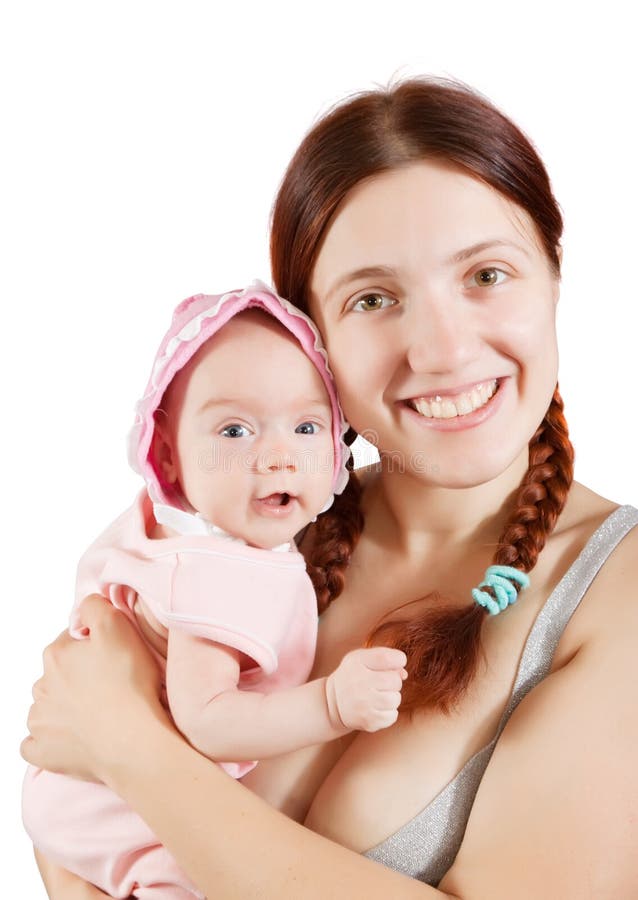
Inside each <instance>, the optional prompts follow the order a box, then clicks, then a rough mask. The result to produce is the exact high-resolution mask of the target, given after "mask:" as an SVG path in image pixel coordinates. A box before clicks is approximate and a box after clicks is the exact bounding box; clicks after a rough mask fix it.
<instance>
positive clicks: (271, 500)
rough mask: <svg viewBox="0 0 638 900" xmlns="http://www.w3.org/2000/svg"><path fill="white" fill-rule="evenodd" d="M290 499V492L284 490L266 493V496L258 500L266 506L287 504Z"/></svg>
mask: <svg viewBox="0 0 638 900" xmlns="http://www.w3.org/2000/svg"><path fill="white" fill-rule="evenodd" d="M291 499H292V498H291V496H290V494H287V493H285V492H284V493H281V494H280V493H275V494H268V496H267V497H260V498H259V502H260V503H264V504H265V505H266V506H288V504H289V503H290V500H291Z"/></svg>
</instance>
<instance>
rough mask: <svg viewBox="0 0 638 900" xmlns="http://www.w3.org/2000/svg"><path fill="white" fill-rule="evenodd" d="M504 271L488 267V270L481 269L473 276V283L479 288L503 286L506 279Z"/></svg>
mask: <svg viewBox="0 0 638 900" xmlns="http://www.w3.org/2000/svg"><path fill="white" fill-rule="evenodd" d="M506 277H507V276H506V274H505V272H503V271H502V269H496V268H494V266H488V268H486V269H479V270H478V272H475V273H474V275H472V281H473V282H474V284H477V285H478V286H479V287H491V286H492V285H494V284H501V283H502V282H503V281H504V280H505V278H506Z"/></svg>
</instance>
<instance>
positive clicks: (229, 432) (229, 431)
mask: <svg viewBox="0 0 638 900" xmlns="http://www.w3.org/2000/svg"><path fill="white" fill-rule="evenodd" d="M220 434H221V435H222V437H229V438H240V437H248V435H249V434H250V432H249V431H248V429H247V428H246V427H245V426H244V425H238V424H237V423H236V422H233V424H232V425H227V426H226V427H225V428H224V429H223V430H222V431H221V432H220Z"/></svg>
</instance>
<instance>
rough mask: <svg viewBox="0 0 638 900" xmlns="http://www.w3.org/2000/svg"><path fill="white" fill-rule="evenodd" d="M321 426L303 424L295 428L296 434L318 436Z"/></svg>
mask: <svg viewBox="0 0 638 900" xmlns="http://www.w3.org/2000/svg"><path fill="white" fill-rule="evenodd" d="M318 431H319V426H318V425H317V424H316V422H302V423H301V425H297V427H296V428H295V434H317V432H318Z"/></svg>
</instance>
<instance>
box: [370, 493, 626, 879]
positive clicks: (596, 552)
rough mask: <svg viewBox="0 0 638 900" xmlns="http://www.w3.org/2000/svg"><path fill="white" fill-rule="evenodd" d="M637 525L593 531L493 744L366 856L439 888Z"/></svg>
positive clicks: (531, 643)
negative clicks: (556, 663)
mask: <svg viewBox="0 0 638 900" xmlns="http://www.w3.org/2000/svg"><path fill="white" fill-rule="evenodd" d="M635 525H638V509H635V508H634V507H632V506H621V507H619V508H618V509H617V510H615V511H614V512H613V513H611V515H610V516H609V517H608V518H607V519H606V520H605V521H604V522H603V524H602V525H601V526H600V528H599V529H598V530H597V531H595V532H594V534H593V535H592V536H591V538H590V539H589V541H588V542H587V544H586V545H585V547H584V549H583V551H582V552H581V554H580V556H579V557H578V559H577V560H576V561H575V562H574V564H573V565H572V566H571V567H570V568H569V569H568V571H567V572H566V574H565V575H564V577H563V578H562V579H561V580H560V582H559V583H558V585H557V586H556V588H555V589H554V590H553V591H552V593H551V594H550V596H549V597H548V599H547V601H546V602H545V604H544V606H543V608H542V609H541V611H540V612H539V614H538V616H537V617H536V621H535V622H534V625H533V626H532V629H531V631H530V633H529V637H528V638H527V641H526V643H525V647H524V649H523V655H522V657H521V661H520V664H519V667H518V671H517V673H516V678H515V682H514V688H513V690H512V694H511V696H510V699H509V701H508V703H507V706H506V708H505V711H504V713H503V717H502V719H501V721H500V723H499V726H498V729H497V732H496V736H495V737H494V740H493V741H492V742H491V743H490V744H488V745H487V747H483V749H482V750H479V751H478V753H475V754H474V756H473V757H472V758H471V759H469V760H468V761H467V763H466V764H465V765H464V767H463V768H462V769H461V771H460V772H459V773H458V775H456V776H455V778H453V779H452V781H450V783H449V784H448V785H447V786H446V787H444V788H443V790H442V791H441V792H440V794H438V795H437V796H436V797H435V798H434V799H433V800H432V801H431V803H429V804H428V806H426V808H425V809H424V810H422V811H421V812H420V813H418V814H417V815H416V816H415V817H414V818H413V819H411V820H410V821H409V822H407V823H406V824H405V825H404V826H403V827H402V828H400V829H399V830H398V831H397V832H395V833H394V834H393V835H390V837H389V838H387V839H386V840H385V841H383V842H382V843H380V844H377V846H376V847H373V848H372V849H371V850H368V851H367V853H365V856H367V857H369V858H370V859H375V860H377V862H380V863H383V864H384V865H386V866H389V867H390V868H392V869H396V870H397V871H398V872H403V873H404V874H406V875H410V876H411V877H412V878H417V879H419V881H424V882H425V883H426V884H429V885H432V886H433V887H436V886H437V885H438V883H439V882H440V881H441V879H442V878H443V876H444V875H445V873H446V872H447V871H448V869H450V868H451V866H452V863H453V862H454V860H455V858H456V854H457V853H458V851H459V847H460V846H461V842H462V840H463V835H464V834H465V826H466V825H467V820H468V819H469V817H470V812H471V810H472V805H473V803H474V798H475V797H476V793H477V791H478V789H479V785H480V783H481V779H482V778H483V774H484V772H485V769H486V768H487V764H488V763H489V761H490V757H491V756H492V753H493V752H494V748H495V746H496V742H497V741H498V739H499V737H500V735H501V732H502V731H503V729H504V728H505V725H506V724H507V721H508V719H509V718H510V716H511V715H512V713H513V711H514V710H515V709H516V707H517V706H518V704H519V703H520V702H521V700H522V699H523V697H525V695H526V694H528V693H529V691H531V690H532V688H533V687H535V685H537V684H538V683H539V682H541V681H542V680H543V678H545V677H546V676H547V675H548V673H549V671H550V669H551V665H552V660H553V657H554V651H555V650H556V647H557V645H558V642H559V640H560V638H561V635H562V634H563V631H564V630H565V627H566V626H567V623H568V622H569V620H570V618H571V616H572V615H573V613H574V611H575V610H576V608H577V607H578V604H579V603H580V601H581V599H582V597H583V595H584V594H585V591H586V590H587V588H588V587H589V585H590V584H591V583H592V581H593V580H594V578H595V577H596V574H597V572H598V570H599V569H600V568H601V566H602V565H603V563H604V562H605V560H606V559H607V557H608V556H609V555H610V553H611V552H612V550H613V549H614V548H615V547H616V545H617V544H618V543H619V542H620V541H621V540H622V538H623V537H624V536H625V535H626V534H627V532H628V531H630V530H631V529H632V528H633V527H634V526H635Z"/></svg>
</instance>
